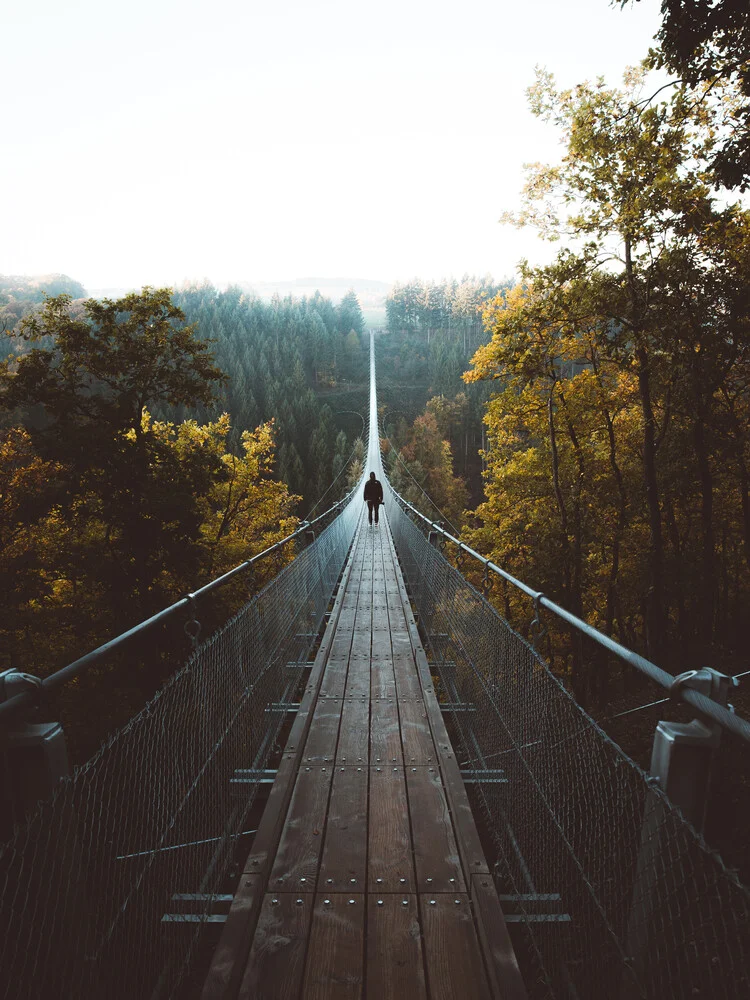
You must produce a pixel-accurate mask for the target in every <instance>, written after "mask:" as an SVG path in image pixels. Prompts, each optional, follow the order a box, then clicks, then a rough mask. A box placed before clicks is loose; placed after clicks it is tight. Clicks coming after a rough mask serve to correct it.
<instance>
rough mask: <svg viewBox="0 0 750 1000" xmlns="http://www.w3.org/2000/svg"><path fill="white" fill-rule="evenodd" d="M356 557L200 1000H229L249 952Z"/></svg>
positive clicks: (349, 561) (347, 570) (344, 577)
mask: <svg viewBox="0 0 750 1000" xmlns="http://www.w3.org/2000/svg"><path fill="white" fill-rule="evenodd" d="M353 566H354V556H353V553H351V552H350V554H349V557H348V559H347V562H346V565H345V567H344V572H343V574H342V578H341V582H340V585H339V590H338V593H337V595H336V599H335V601H334V604H333V609H332V613H331V618H330V620H329V623H328V626H327V628H326V631H325V632H324V634H323V639H322V640H321V643H320V647H319V649H318V652H317V654H316V656H315V662H314V664H313V667H312V670H311V671H310V677H309V680H308V683H307V687H306V688H305V693H304V695H303V697H302V703H301V705H300V711H299V712H298V713H297V717H296V719H295V721H294V724H293V725H292V730H291V732H290V735H289V740H288V742H287V746H286V748H285V752H284V754H283V757H282V760H281V762H280V764H279V770H278V773H277V775H276V780H275V781H274V784H273V787H272V789H271V794H270V796H269V799H268V802H267V803H266V808H265V810H264V811H263V816H262V817H261V821H260V824H259V827H258V832H257V834H256V835H255V839H254V840H253V845H252V848H251V851H250V854H249V855H248V857H247V859H246V861H245V865H244V873H243V875H242V876H241V878H240V881H239V884H238V887H237V890H236V892H235V897H234V900H233V901H232V906H231V908H230V911H229V915H228V917H227V922H226V924H225V925H224V930H223V932H222V935H221V938H220V940H219V943H218V945H217V947H216V951H215V952H214V956H213V959H212V961H211V967H210V968H209V971H208V973H207V975H206V980H205V982H204V985H203V990H202V991H201V1000H229V998H233V997H234V996H235V995H236V992H237V989H238V988H239V984H240V981H241V976H242V973H243V970H244V967H245V960H246V958H247V955H248V951H249V949H250V943H251V941H252V936H253V932H254V930H255V925H256V921H257V918H258V914H259V911H260V907H261V903H262V901H263V896H264V892H265V886H266V883H267V881H268V877H269V869H270V866H271V859H272V858H273V856H274V852H275V850H276V846H277V844H278V840H279V836H280V832H281V828H282V824H283V821H284V817H285V816H286V813H287V807H288V805H289V802H290V799H291V797H292V794H293V789H294V784H295V782H294V778H295V776H296V768H297V764H298V761H299V758H300V756H301V753H302V747H303V744H304V743H305V740H306V737H307V732H308V729H309V726H310V724H311V721H312V716H313V712H312V707H313V705H314V704H315V699H316V697H317V695H318V691H319V688H320V684H321V682H322V676H323V671H324V669H325V665H326V662H327V658H328V654H329V651H330V649H331V645H332V643H333V639H334V636H335V633H336V626H337V624H338V619H339V616H340V614H341V611H342V607H343V603H344V599H345V597H346V593H347V584H348V582H349V580H350V579H351V576H352V569H353Z"/></svg>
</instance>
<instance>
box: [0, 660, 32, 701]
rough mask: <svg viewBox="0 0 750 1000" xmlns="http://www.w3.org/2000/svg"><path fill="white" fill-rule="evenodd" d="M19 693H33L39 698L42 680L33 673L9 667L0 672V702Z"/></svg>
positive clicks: (8, 699)
mask: <svg viewBox="0 0 750 1000" xmlns="http://www.w3.org/2000/svg"><path fill="white" fill-rule="evenodd" d="M19 694H33V695H34V696H35V698H36V700H39V698H40V697H41V694H42V681H41V679H40V678H39V677H35V676H34V675H33V674H24V673H22V672H21V671H20V670H16V669H15V668H14V667H11V668H10V670H3V671H1V672H0V702H3V701H10V699H11V698H15V697H16V695H19Z"/></svg>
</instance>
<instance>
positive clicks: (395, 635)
mask: <svg viewBox="0 0 750 1000" xmlns="http://www.w3.org/2000/svg"><path fill="white" fill-rule="evenodd" d="M391 649H392V650H393V658H394V660H395V659H396V658H397V657H399V656H411V655H412V648H411V639H410V637H409V633H408V632H407V631H406V630H405V629H404V631H403V632H394V631H393V629H391Z"/></svg>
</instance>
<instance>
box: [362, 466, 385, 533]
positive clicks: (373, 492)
mask: <svg viewBox="0 0 750 1000" xmlns="http://www.w3.org/2000/svg"><path fill="white" fill-rule="evenodd" d="M365 500H366V501H367V520H368V521H369V523H370V524H372V512H373V510H374V511H375V524H377V523H378V508H379V507H380V505H381V503H382V502H383V486H382V484H381V483H380V481H379V480H378V479H376V478H375V473H374V472H371V473H370V478H369V479H368V480H367V482H366V483H365Z"/></svg>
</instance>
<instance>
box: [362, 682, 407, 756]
mask: <svg viewBox="0 0 750 1000" xmlns="http://www.w3.org/2000/svg"><path fill="white" fill-rule="evenodd" d="M403 762H404V757H403V753H402V750H401V734H400V731H399V727H398V706H397V704H396V701H395V699H393V698H391V699H389V700H388V701H374V702H372V704H371V706H370V763H371V764H397V765H401V764H403Z"/></svg>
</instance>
